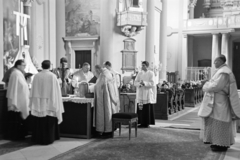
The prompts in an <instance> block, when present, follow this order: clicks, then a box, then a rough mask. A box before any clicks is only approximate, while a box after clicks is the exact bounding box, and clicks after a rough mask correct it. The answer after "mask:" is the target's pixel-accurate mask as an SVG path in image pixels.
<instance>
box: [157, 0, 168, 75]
mask: <svg viewBox="0 0 240 160" xmlns="http://www.w3.org/2000/svg"><path fill="white" fill-rule="evenodd" d="M160 22H161V23H160V47H159V49H160V51H159V54H160V55H159V61H160V63H162V70H161V71H160V76H159V79H160V80H167V0H162V12H161V21H160Z"/></svg>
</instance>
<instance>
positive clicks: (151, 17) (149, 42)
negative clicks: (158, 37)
mask: <svg viewBox="0 0 240 160" xmlns="http://www.w3.org/2000/svg"><path fill="white" fill-rule="evenodd" d="M147 12H148V15H147V23H148V25H147V27H146V51H145V59H146V61H148V62H149V63H150V64H151V63H154V62H155V60H154V44H155V43H154V40H155V38H154V37H155V0H149V1H147Z"/></svg>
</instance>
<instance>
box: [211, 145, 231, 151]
mask: <svg viewBox="0 0 240 160" xmlns="http://www.w3.org/2000/svg"><path fill="white" fill-rule="evenodd" d="M210 147H211V149H212V151H214V152H225V151H227V149H228V147H223V146H217V145H211V146H210Z"/></svg>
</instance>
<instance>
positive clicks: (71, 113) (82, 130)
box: [60, 97, 94, 139]
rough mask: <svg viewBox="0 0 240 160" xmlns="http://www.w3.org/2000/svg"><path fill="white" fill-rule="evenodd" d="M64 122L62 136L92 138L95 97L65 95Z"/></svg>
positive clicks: (61, 126) (61, 129) (61, 125)
mask: <svg viewBox="0 0 240 160" xmlns="http://www.w3.org/2000/svg"><path fill="white" fill-rule="evenodd" d="M62 99H63V105H64V111H65V112H64V113H63V122H62V123H61V124H60V135H61V136H62V137H77V138H87V139H90V138H91V137H92V133H93V106H94V98H79V97H73V98H70V97H63V98H62Z"/></svg>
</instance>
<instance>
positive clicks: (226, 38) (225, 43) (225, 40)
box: [222, 33, 229, 65]
mask: <svg viewBox="0 0 240 160" xmlns="http://www.w3.org/2000/svg"><path fill="white" fill-rule="evenodd" d="M228 41H229V34H228V33H222V54H223V55H225V56H226V59H227V62H226V63H227V64H228V65H229V49H228V47H229V46H228Z"/></svg>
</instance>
